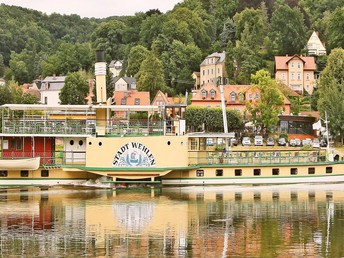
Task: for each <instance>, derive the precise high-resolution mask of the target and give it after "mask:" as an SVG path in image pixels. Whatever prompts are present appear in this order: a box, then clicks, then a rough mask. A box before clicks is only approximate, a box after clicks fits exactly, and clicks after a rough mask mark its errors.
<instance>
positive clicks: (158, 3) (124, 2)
mask: <svg viewBox="0 0 344 258" xmlns="http://www.w3.org/2000/svg"><path fill="white" fill-rule="evenodd" d="M180 2H183V0H0V4H7V5H15V6H21V7H25V8H29V9H33V10H37V11H41V12H43V13H46V14H51V13H59V14H67V15H69V14H78V15H79V16H81V17H89V18H91V17H95V18H106V17H109V16H122V15H134V14H135V13H136V12H146V11H148V10H149V9H159V10H160V11H161V12H163V13H165V12H166V11H169V10H172V9H173V7H174V6H175V5H176V4H177V3H180Z"/></svg>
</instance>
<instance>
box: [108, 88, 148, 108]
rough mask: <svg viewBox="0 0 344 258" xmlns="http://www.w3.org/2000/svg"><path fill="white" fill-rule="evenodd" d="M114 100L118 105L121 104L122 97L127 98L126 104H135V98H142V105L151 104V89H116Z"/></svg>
mask: <svg viewBox="0 0 344 258" xmlns="http://www.w3.org/2000/svg"><path fill="white" fill-rule="evenodd" d="M113 98H114V100H115V103H116V104H117V105H120V104H121V102H122V99H123V98H125V99H126V105H135V99H140V105H150V94H149V91H137V90H130V91H114V97H113Z"/></svg>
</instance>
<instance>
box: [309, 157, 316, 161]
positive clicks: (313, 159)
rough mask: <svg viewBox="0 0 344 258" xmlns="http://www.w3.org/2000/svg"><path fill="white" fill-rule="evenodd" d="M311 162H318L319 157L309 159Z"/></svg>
mask: <svg viewBox="0 0 344 258" xmlns="http://www.w3.org/2000/svg"><path fill="white" fill-rule="evenodd" d="M309 161H310V162H316V161H317V157H309Z"/></svg>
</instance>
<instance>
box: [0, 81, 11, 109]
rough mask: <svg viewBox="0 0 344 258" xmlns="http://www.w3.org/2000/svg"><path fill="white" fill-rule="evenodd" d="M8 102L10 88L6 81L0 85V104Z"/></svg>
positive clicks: (9, 101)
mask: <svg viewBox="0 0 344 258" xmlns="http://www.w3.org/2000/svg"><path fill="white" fill-rule="evenodd" d="M10 103H12V94H11V89H10V88H9V86H8V84H7V83H6V84H5V85H4V86H0V106H1V105H4V104H10Z"/></svg>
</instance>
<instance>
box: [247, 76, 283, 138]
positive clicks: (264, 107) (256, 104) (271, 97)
mask: <svg viewBox="0 0 344 258" xmlns="http://www.w3.org/2000/svg"><path fill="white" fill-rule="evenodd" d="M251 79H252V83H253V84H254V85H255V86H254V87H256V88H257V89H258V91H259V99H258V100H256V101H252V102H251V101H246V108H247V110H248V112H249V115H250V119H251V121H255V124H256V125H258V126H261V128H262V130H263V129H266V131H267V132H270V131H271V129H272V128H273V127H275V126H276V125H277V123H278V114H279V113H280V112H281V106H282V105H283V97H282V94H281V92H280V91H279V89H278V84H277V82H276V81H275V80H273V79H271V76H270V73H269V72H267V71H264V70H259V71H258V72H257V73H256V74H254V75H252V76H251Z"/></svg>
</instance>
